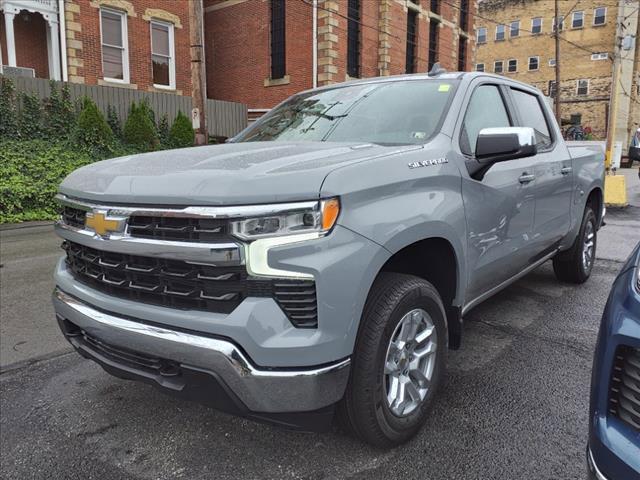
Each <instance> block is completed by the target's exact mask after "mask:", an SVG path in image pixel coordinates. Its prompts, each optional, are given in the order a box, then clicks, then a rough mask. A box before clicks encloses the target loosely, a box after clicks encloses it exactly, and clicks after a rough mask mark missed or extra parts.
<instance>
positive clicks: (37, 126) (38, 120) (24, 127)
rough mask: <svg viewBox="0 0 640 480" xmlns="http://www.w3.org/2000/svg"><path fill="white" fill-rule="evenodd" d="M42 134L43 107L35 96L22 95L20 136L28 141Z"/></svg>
mask: <svg viewBox="0 0 640 480" xmlns="http://www.w3.org/2000/svg"><path fill="white" fill-rule="evenodd" d="M41 134H42V107H41V105H40V99H39V98H38V96H37V95H35V94H33V93H32V94H27V93H24V92H23V93H22V112H21V114H20V136H21V137H23V138H26V139H31V138H36V137H39V136H40V135H41Z"/></svg>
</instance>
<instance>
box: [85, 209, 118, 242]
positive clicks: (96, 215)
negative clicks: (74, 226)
mask: <svg viewBox="0 0 640 480" xmlns="http://www.w3.org/2000/svg"><path fill="white" fill-rule="evenodd" d="M84 224H85V227H88V228H90V229H91V230H93V231H94V232H96V233H97V234H98V235H100V236H105V235H106V234H107V233H113V232H118V231H120V225H121V220H112V219H108V218H107V216H106V214H104V213H102V212H87V218H86V220H85V222H84Z"/></svg>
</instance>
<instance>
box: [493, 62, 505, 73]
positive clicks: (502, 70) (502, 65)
mask: <svg viewBox="0 0 640 480" xmlns="http://www.w3.org/2000/svg"><path fill="white" fill-rule="evenodd" d="M496 63H499V64H500V65H501V67H502V68H501V69H500V71H499V72H496ZM493 73H504V60H494V61H493Z"/></svg>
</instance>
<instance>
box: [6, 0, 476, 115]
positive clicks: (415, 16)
mask: <svg viewBox="0 0 640 480" xmlns="http://www.w3.org/2000/svg"><path fill="white" fill-rule="evenodd" d="M203 5H204V12H205V13H204V31H205V58H206V71H207V94H208V95H207V96H208V97H209V98H216V99H224V100H230V101H237V102H242V103H245V104H247V105H248V106H249V108H253V109H268V108H271V107H273V106H274V105H275V104H277V103H279V102H280V101H282V100H283V99H285V98H286V97H288V96H289V95H291V94H293V93H296V92H298V91H301V90H305V89H308V88H312V87H314V86H319V85H326V84H330V83H338V82H343V81H345V80H349V79H350V78H360V77H371V76H378V75H393V74H401V73H407V72H425V71H428V70H429V69H430V68H431V66H433V64H434V63H435V62H439V63H440V64H441V65H442V66H443V67H445V68H446V69H448V70H468V69H470V67H471V65H472V58H473V55H474V39H473V35H472V34H469V32H472V31H473V28H474V19H475V12H476V11H477V2H476V0H446V1H444V0H442V1H440V0H203ZM188 9H189V4H188V2H187V1H186V0H0V10H2V19H0V44H1V47H2V48H0V53H1V57H0V64H2V65H7V66H12V67H16V66H17V67H26V68H29V69H33V70H34V73H35V76H36V77H40V78H53V79H58V80H60V79H61V80H68V81H71V82H75V83H85V84H91V85H96V84H97V85H110V86H118V87H122V88H133V89H139V90H144V91H163V92H175V93H178V94H182V95H190V94H191V86H190V84H191V73H190V50H189V47H190V43H189V28H190V25H189V15H188ZM314 39H315V40H314ZM23 73H24V72H23Z"/></svg>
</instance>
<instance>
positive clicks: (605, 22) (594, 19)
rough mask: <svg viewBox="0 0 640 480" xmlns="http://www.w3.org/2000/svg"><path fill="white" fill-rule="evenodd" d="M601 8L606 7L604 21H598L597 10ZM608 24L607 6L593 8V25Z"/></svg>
mask: <svg viewBox="0 0 640 480" xmlns="http://www.w3.org/2000/svg"><path fill="white" fill-rule="evenodd" d="M601 8H602V9H604V22H602V23H596V10H599V9H601ZM606 24H607V7H596V8H594V9H593V26H594V27H601V26H603V25H606Z"/></svg>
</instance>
